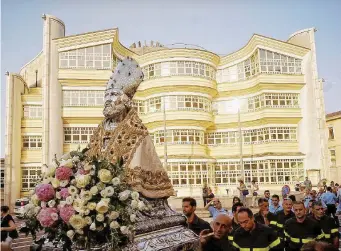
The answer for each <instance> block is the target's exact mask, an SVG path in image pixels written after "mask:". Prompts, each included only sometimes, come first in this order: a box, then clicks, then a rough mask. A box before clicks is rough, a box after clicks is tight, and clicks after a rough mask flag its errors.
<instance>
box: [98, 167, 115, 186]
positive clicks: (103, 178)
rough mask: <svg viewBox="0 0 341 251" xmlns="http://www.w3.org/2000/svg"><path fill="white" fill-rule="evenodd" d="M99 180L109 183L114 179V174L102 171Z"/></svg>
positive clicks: (99, 172) (105, 170)
mask: <svg viewBox="0 0 341 251" xmlns="http://www.w3.org/2000/svg"><path fill="white" fill-rule="evenodd" d="M98 178H99V179H100V180H101V181H102V182H103V183H109V182H110V181H111V179H112V174H111V172H110V171H109V170H108V169H104V168H103V169H101V170H99V171H98Z"/></svg>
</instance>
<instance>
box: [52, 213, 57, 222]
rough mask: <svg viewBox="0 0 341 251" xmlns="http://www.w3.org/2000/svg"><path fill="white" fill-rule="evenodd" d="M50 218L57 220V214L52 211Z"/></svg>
mask: <svg viewBox="0 0 341 251" xmlns="http://www.w3.org/2000/svg"><path fill="white" fill-rule="evenodd" d="M51 218H52V220H54V221H57V220H58V214H56V213H52V214H51Z"/></svg>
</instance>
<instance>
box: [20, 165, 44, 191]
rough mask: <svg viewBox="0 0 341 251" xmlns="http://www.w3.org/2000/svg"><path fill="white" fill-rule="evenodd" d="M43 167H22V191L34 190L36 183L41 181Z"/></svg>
mask: <svg viewBox="0 0 341 251" xmlns="http://www.w3.org/2000/svg"><path fill="white" fill-rule="evenodd" d="M40 176H41V167H39V166H29V167H28V166H23V167H21V184H22V187H21V191H29V190H31V189H34V187H35V185H36V182H37V181H38V180H39V179H40Z"/></svg>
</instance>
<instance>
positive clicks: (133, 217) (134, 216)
mask: <svg viewBox="0 0 341 251" xmlns="http://www.w3.org/2000/svg"><path fill="white" fill-rule="evenodd" d="M130 221H131V222H135V221H136V215H135V214H131V215H130Z"/></svg>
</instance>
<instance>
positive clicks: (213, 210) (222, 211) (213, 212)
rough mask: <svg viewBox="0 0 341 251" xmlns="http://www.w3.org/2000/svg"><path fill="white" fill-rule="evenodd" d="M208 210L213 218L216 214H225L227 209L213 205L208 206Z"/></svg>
mask: <svg viewBox="0 0 341 251" xmlns="http://www.w3.org/2000/svg"><path fill="white" fill-rule="evenodd" d="M208 211H210V213H211V215H212V217H213V220H215V218H216V217H217V215H218V214H227V211H226V209H225V208H221V209H217V208H215V207H214V206H209V207H208Z"/></svg>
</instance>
